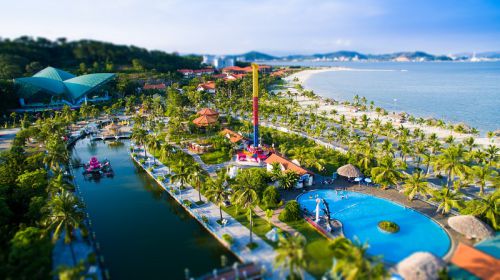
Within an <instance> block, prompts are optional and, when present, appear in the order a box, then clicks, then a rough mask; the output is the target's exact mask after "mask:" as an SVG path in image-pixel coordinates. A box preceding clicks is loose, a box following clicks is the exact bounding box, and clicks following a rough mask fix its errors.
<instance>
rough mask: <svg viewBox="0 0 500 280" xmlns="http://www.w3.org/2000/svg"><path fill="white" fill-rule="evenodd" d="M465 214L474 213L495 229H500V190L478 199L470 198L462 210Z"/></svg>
mask: <svg viewBox="0 0 500 280" xmlns="http://www.w3.org/2000/svg"><path fill="white" fill-rule="evenodd" d="M460 212H461V213H462V214H465V215H469V214H470V215H474V216H476V217H479V218H480V219H483V220H484V221H485V222H487V223H488V224H490V225H491V226H492V227H493V229H495V230H500V225H499V224H498V219H499V216H500V191H499V190H496V191H495V192H494V193H492V194H490V195H487V196H481V197H478V198H477V199H472V200H469V201H467V202H466V203H465V208H464V209H462V210H461V211H460Z"/></svg>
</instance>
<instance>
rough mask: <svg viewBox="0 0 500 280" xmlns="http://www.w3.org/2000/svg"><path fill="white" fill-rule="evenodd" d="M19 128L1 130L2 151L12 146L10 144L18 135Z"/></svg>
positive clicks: (0, 145) (0, 144)
mask: <svg viewBox="0 0 500 280" xmlns="http://www.w3.org/2000/svg"><path fill="white" fill-rule="evenodd" d="M19 130H20V129H19V128H9V129H2V130H0V151H3V150H6V149H8V148H10V144H11V143H12V140H13V139H14V137H16V133H18V132H19Z"/></svg>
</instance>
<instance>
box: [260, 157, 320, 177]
mask: <svg viewBox="0 0 500 280" xmlns="http://www.w3.org/2000/svg"><path fill="white" fill-rule="evenodd" d="M265 162H266V163H268V164H272V163H275V162H277V163H280V164H281V165H283V167H284V168H285V170H292V171H294V172H295V173H297V174H299V175H300V176H302V175H304V174H311V175H313V173H312V172H311V171H309V170H307V169H304V168H302V167H300V166H298V165H297V164H295V163H293V162H292V161H290V160H288V159H286V158H284V157H281V156H278V155H277V154H271V156H270V157H268V158H267V159H266V160H265Z"/></svg>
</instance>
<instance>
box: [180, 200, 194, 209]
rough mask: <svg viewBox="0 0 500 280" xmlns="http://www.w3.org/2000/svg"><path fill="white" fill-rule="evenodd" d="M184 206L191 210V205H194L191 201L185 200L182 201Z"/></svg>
mask: <svg viewBox="0 0 500 280" xmlns="http://www.w3.org/2000/svg"><path fill="white" fill-rule="evenodd" d="M182 204H184V205H186V206H187V207H189V208H191V205H192V204H193V203H192V202H191V201H190V200H188V199H184V200H183V201H182Z"/></svg>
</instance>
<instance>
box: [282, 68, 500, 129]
mask: <svg viewBox="0 0 500 280" xmlns="http://www.w3.org/2000/svg"><path fill="white" fill-rule="evenodd" d="M272 64H275V65H276V64H280V65H283V64H286V65H302V66H313V67H319V66H338V67H346V68H350V69H352V71H335V72H323V73H318V74H315V75H313V76H312V77H311V78H310V79H308V80H307V81H306V83H305V85H304V86H305V87H306V88H308V89H312V90H314V92H315V93H317V94H319V95H321V96H324V97H331V98H334V99H337V100H346V99H352V98H353V97H354V95H356V94H358V95H360V96H365V97H366V98H367V99H368V100H373V101H374V102H375V105H377V106H381V107H384V108H386V109H387V110H389V111H405V112H408V113H410V114H413V115H416V116H421V117H436V118H441V119H444V120H446V121H451V122H454V123H458V122H464V123H466V124H469V125H471V126H473V127H476V128H478V129H479V130H480V131H481V132H482V133H484V132H486V131H495V130H497V129H500V62H476V63H474V62H424V63H412V62H344V63H342V62H293V63H272Z"/></svg>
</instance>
